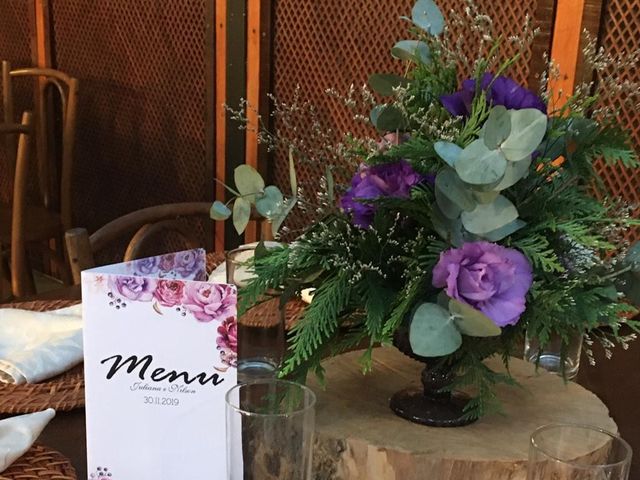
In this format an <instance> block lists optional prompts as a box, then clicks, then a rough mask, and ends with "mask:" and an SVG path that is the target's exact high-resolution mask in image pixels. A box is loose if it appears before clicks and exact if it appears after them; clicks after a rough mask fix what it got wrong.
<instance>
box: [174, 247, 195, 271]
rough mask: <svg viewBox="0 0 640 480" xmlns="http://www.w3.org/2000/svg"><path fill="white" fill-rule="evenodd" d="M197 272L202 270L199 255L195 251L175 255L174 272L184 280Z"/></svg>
mask: <svg viewBox="0 0 640 480" xmlns="http://www.w3.org/2000/svg"><path fill="white" fill-rule="evenodd" d="M196 270H200V265H198V254H197V252H196V251H195V250H187V251H186V252H180V253H176V254H175V258H174V265H173V271H174V272H176V273H177V274H178V275H180V276H181V277H182V278H187V277H188V276H189V275H191V274H192V273H193V272H195V271H196Z"/></svg>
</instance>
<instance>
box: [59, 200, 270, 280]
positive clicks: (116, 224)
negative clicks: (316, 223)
mask: <svg viewBox="0 0 640 480" xmlns="http://www.w3.org/2000/svg"><path fill="white" fill-rule="evenodd" d="M210 208H211V203H210V202H190V203H170V204H165V205H157V206H154V207H148V208H143V209H141V210H136V211H135V212H131V213H129V214H127V215H124V216H122V217H119V218H116V219H115V220H113V221H111V222H109V223H107V224H106V225H104V226H103V227H102V228H100V229H98V230H97V231H96V232H94V233H93V234H91V235H89V234H88V233H87V230H86V229H84V228H74V229H71V230H68V231H67V232H66V234H65V241H66V244H67V253H68V257H69V263H70V267H71V274H72V277H73V283H74V284H75V285H78V284H79V283H80V272H81V271H82V270H86V269H87V268H91V267H94V266H95V260H94V254H95V253H96V252H98V251H100V250H102V249H104V248H105V247H106V246H107V245H109V244H110V243H112V242H114V241H115V240H117V239H119V238H122V237H123V236H125V235H130V234H131V233H133V232H135V234H134V235H133V237H132V238H131V241H130V242H129V244H128V246H127V249H126V252H125V254H124V261H129V260H134V259H136V258H139V257H140V256H141V253H142V252H144V246H145V245H146V244H147V243H148V242H149V241H150V240H152V239H153V238H156V239H157V236H158V235H159V234H161V233H163V232H167V231H172V232H173V233H176V234H178V235H179V236H180V237H182V239H183V240H184V241H185V246H186V248H197V247H199V246H202V245H198V242H197V240H195V239H194V238H193V235H192V234H191V232H190V231H189V230H188V229H187V228H186V227H185V226H184V223H181V222H180V221H179V220H180V219H181V218H185V217H206V218H209V210H210ZM252 219H253V220H255V221H257V222H258V223H259V224H260V225H259V226H260V230H261V231H262V238H263V239H264V240H271V239H272V237H271V235H270V232H271V229H270V228H267V227H270V225H269V224H268V222H266V221H264V220H263V219H261V218H259V217H258V216H257V215H256V214H255V213H254V214H253V215H252Z"/></svg>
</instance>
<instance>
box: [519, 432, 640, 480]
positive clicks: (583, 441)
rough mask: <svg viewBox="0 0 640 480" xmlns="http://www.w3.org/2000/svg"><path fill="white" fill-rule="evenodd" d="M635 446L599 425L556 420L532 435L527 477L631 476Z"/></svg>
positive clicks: (583, 479) (594, 479)
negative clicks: (575, 423) (632, 450)
mask: <svg viewBox="0 0 640 480" xmlns="http://www.w3.org/2000/svg"><path fill="white" fill-rule="evenodd" d="M631 454H632V452H631V447H630V446H629V444H628V443H627V442H625V441H624V440H623V439H621V438H620V437H618V436H617V435H614V434H612V433H609V432H606V431H604V430H602V429H600V428H597V427H591V426H587V425H571V424H552V425H546V426H544V427H540V428H539V429H538V430H536V431H535V432H534V433H533V435H531V443H530V445H529V468H528V474H527V480H547V479H557V480H565V479H566V480H605V479H606V480H627V479H628V478H629V468H630V465H631Z"/></svg>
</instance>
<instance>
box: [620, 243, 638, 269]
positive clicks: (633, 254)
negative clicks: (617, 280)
mask: <svg viewBox="0 0 640 480" xmlns="http://www.w3.org/2000/svg"><path fill="white" fill-rule="evenodd" d="M623 264H624V265H628V266H630V267H631V270H632V271H634V272H640V241H636V242H634V243H633V244H632V245H631V247H629V250H627V254H626V255H625V256H624V260H623Z"/></svg>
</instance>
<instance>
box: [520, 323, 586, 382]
mask: <svg viewBox="0 0 640 480" xmlns="http://www.w3.org/2000/svg"><path fill="white" fill-rule="evenodd" d="M583 338H584V334H583V333H582V332H578V331H577V332H576V333H575V334H574V335H572V336H571V337H570V338H569V343H568V344H567V345H565V346H564V347H563V342H562V338H561V337H560V336H558V335H552V336H551V338H550V339H549V342H548V343H547V344H546V345H545V346H544V347H543V348H542V351H540V348H541V347H540V342H539V341H538V339H537V338H535V337H532V336H530V335H529V333H527V336H526V338H525V343H524V359H525V360H526V361H527V362H531V363H536V362H538V356H540V361H539V363H538V365H540V366H541V367H542V368H544V369H545V370H548V371H550V372H553V373H557V374H558V375H561V366H562V364H561V362H562V349H563V348H565V359H564V366H565V377H566V378H567V380H573V379H574V378H576V376H577V375H578V370H579V369H580V355H581V353H582V341H583Z"/></svg>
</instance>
